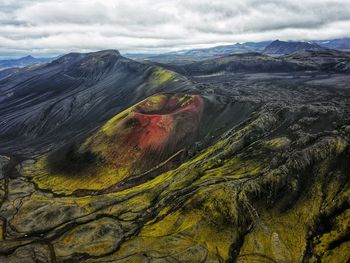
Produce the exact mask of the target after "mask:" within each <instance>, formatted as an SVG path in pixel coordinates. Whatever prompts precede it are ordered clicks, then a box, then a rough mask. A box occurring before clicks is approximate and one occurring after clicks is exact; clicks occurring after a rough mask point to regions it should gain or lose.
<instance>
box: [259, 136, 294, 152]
mask: <svg viewBox="0 0 350 263" xmlns="http://www.w3.org/2000/svg"><path fill="white" fill-rule="evenodd" d="M289 144H290V140H289V139H288V138H287V137H279V138H274V139H271V140H269V141H266V142H265V146H266V147H267V148H269V149H271V150H280V149H284V148H286V147H288V146H289Z"/></svg>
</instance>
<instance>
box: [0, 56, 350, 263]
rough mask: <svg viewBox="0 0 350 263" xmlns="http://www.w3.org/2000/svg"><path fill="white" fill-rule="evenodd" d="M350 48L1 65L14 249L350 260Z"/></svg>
mask: <svg viewBox="0 0 350 263" xmlns="http://www.w3.org/2000/svg"><path fill="white" fill-rule="evenodd" d="M348 65H349V55H348V53H346V52H339V51H333V50H322V51H301V52H297V53H293V54H290V55H286V56H283V57H280V58H273V57H269V56H267V55H261V54H257V53H249V54H242V55H234V56H226V57H221V58H217V59H212V60H207V61H203V62H197V63H194V64H190V65H187V66H185V67H183V66H182V67H174V66H173V65H165V66H166V67H167V68H169V69H172V70H176V71H177V72H180V73H183V74H186V77H185V75H180V73H174V71H169V70H166V69H164V68H160V67H156V66H152V65H149V64H141V63H138V62H134V61H132V60H129V59H125V58H123V57H121V56H120V54H119V53H118V52H116V51H103V52H97V53H90V54H68V55H66V56H63V57H62V58H60V59H58V60H56V61H53V62H52V63H49V64H47V65H42V66H38V67H35V68H24V69H21V70H20V71H18V72H15V73H10V74H8V75H7V76H5V77H3V78H2V79H1V80H0V90H1V102H0V105H1V106H0V116H1V120H4V121H5V122H2V124H1V126H0V129H1V130H0V131H1V149H0V150H1V152H2V154H3V155H2V156H0V168H1V169H0V262H6V263H7V262H10V263H13V262H65V263H67V262H84V263H96V262H101V263H102V262H104V263H106V262H240V263H250V262H329V263H331V262H332V263H333V262H347V261H348V259H349V258H350V241H349V233H350V212H349V211H350V199H349V196H350V173H349V171H350V162H349V160H350V146H349V143H350V89H349V84H348V83H350V77H349V74H348V73H347V72H348V71H347V70H348V69H349V67H348Z"/></svg>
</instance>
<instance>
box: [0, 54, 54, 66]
mask: <svg viewBox="0 0 350 263" xmlns="http://www.w3.org/2000/svg"><path fill="white" fill-rule="evenodd" d="M51 60H53V58H35V57H32V56H30V55H29V56H25V57H22V58H17V59H6V60H0V70H3V69H7V68H21V67H25V66H29V65H35V64H41V63H46V62H49V61H51Z"/></svg>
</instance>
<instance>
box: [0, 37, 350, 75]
mask: <svg viewBox="0 0 350 263" xmlns="http://www.w3.org/2000/svg"><path fill="white" fill-rule="evenodd" d="M324 49H335V50H344V51H350V38H341V39H331V40H315V41H309V42H306V41H280V40H275V41H261V42H245V43H236V44H232V45H220V46H215V47H210V48H202V49H190V50H180V51H173V52H167V53H162V54H154V53H153V54H152V53H126V54H124V56H125V57H127V58H130V59H134V60H137V61H143V62H148V61H150V62H156V63H162V64H172V65H184V64H190V63H193V62H196V61H202V60H205V59H212V58H216V57H222V56H226V55H232V54H243V53H252V52H253V53H263V54H268V55H272V56H282V55H288V54H291V53H294V52H298V51H304V50H324ZM53 59H54V58H35V57H32V56H30V55H29V56H26V57H22V58H18V59H7V60H0V70H4V69H10V68H22V67H25V66H30V65H36V64H42V63H47V62H50V61H52V60H53ZM8 73H9V71H7V72H3V73H1V74H0V77H1V75H4V74H5V75H6V74H8Z"/></svg>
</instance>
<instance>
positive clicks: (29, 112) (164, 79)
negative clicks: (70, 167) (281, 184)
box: [0, 50, 187, 150]
mask: <svg viewBox="0 0 350 263" xmlns="http://www.w3.org/2000/svg"><path fill="white" fill-rule="evenodd" d="M186 86H187V81H186V79H185V78H183V77H181V76H178V75H176V74H175V73H172V72H169V71H166V70H164V69H161V68H159V67H153V66H150V65H144V64H140V63H138V62H135V61H132V60H129V59H126V58H123V57H122V56H120V54H119V52H118V51H114V50H107V51H101V52H96V53H87V54H79V53H71V54H68V55H65V56H63V57H61V58H59V59H57V60H55V61H53V62H51V63H49V64H46V65H42V66H36V67H28V68H24V69H21V70H20V71H18V72H17V73H13V74H10V75H8V76H7V77H6V76H5V77H3V78H2V79H0V94H1V95H0V119H1V123H0V134H1V137H0V141H3V142H4V141H6V140H7V141H8V140H9V139H11V138H13V139H15V141H14V143H19V142H20V141H21V143H27V142H33V140H35V139H37V138H41V139H45V138H49V137H50V136H54V137H55V138H56V139H55V140H57V138H63V137H66V136H72V135H75V134H77V133H81V132H86V131H89V130H91V129H94V128H95V127H96V126H98V125H99V124H100V123H101V122H103V121H105V120H107V119H108V118H110V117H111V116H113V115H114V114H116V113H117V112H120V111H121V110H122V109H124V108H126V107H127V106H128V105H132V104H133V103H135V102H136V101H138V100H140V99H142V98H144V97H145V96H147V95H150V94H153V93H154V92H156V91H162V89H164V88H165V87H166V88H167V89H168V90H169V91H172V90H173V91H176V90H186ZM2 150H3V149H2Z"/></svg>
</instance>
